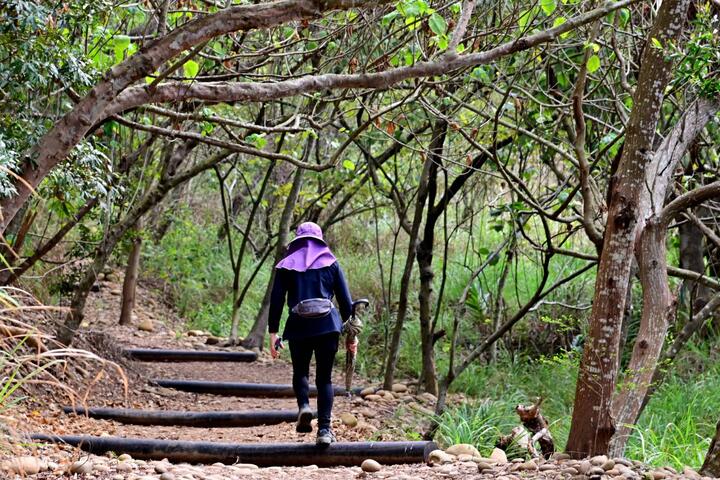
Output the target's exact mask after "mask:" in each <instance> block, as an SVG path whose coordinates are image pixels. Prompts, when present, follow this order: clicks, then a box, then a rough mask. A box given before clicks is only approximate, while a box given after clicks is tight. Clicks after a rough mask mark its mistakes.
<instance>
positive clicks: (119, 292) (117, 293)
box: [110, 288, 122, 297]
mask: <svg viewBox="0 0 720 480" xmlns="http://www.w3.org/2000/svg"><path fill="white" fill-rule="evenodd" d="M110 295H112V296H114V297H119V296H120V295H122V290H120V289H119V288H113V289H112V290H110Z"/></svg>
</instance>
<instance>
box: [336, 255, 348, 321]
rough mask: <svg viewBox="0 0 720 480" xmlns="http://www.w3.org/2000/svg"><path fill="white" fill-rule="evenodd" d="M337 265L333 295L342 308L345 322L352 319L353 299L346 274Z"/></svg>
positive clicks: (341, 312) (341, 314)
mask: <svg viewBox="0 0 720 480" xmlns="http://www.w3.org/2000/svg"><path fill="white" fill-rule="evenodd" d="M335 265H337V269H335V283H334V285H333V293H334V294H335V298H336V299H337V302H338V306H339V307H340V316H341V317H342V319H343V321H345V320H347V319H348V318H350V314H351V313H352V297H351V296H350V288H348V284H347V280H345V273H344V272H343V270H342V268H341V267H340V264H339V263H336V264H335Z"/></svg>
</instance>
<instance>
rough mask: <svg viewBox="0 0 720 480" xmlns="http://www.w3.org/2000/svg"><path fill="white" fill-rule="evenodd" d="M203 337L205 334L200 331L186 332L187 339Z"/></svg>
mask: <svg viewBox="0 0 720 480" xmlns="http://www.w3.org/2000/svg"><path fill="white" fill-rule="evenodd" d="M203 335H205V332H203V331H202V330H188V332H187V336H188V337H202V336H203Z"/></svg>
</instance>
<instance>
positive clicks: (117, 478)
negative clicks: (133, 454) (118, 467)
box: [110, 473, 126, 480]
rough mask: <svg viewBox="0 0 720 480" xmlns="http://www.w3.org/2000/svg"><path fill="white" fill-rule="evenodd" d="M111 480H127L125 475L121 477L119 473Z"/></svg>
mask: <svg viewBox="0 0 720 480" xmlns="http://www.w3.org/2000/svg"><path fill="white" fill-rule="evenodd" d="M110 480H126V479H125V475H121V474H119V473H116V474H115V475H113V476H112V477H110Z"/></svg>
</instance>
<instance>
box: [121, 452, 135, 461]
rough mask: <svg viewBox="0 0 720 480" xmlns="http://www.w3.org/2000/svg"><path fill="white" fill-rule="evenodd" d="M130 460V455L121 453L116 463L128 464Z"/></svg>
mask: <svg viewBox="0 0 720 480" xmlns="http://www.w3.org/2000/svg"><path fill="white" fill-rule="evenodd" d="M132 459H133V458H132V457H131V456H130V455H128V454H127V453H123V454H122V455H120V456H119V457H118V462H128V461H130V460H132Z"/></svg>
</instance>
